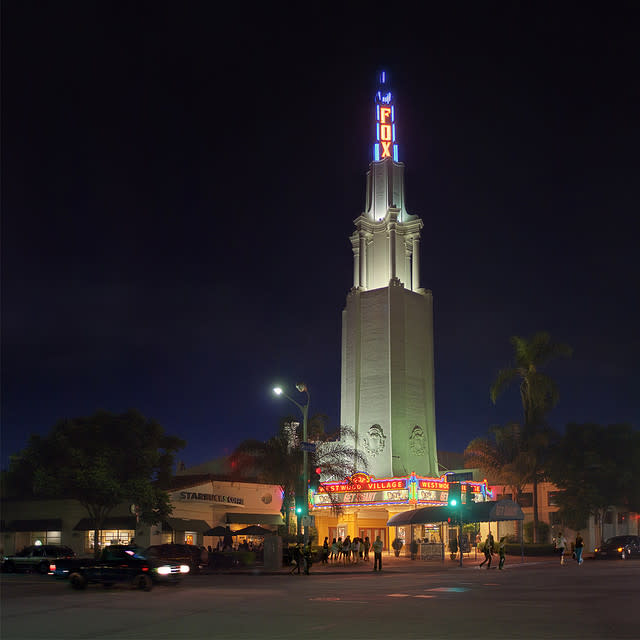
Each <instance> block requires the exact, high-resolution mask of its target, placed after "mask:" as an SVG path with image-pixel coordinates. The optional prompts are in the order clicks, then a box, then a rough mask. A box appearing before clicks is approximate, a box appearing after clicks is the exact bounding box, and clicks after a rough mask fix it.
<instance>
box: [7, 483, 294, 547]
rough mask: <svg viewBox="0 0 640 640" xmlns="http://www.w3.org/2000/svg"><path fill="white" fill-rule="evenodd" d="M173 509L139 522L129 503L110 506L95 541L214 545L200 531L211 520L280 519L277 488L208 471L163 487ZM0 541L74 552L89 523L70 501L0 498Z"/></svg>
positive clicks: (233, 525) (88, 533) (237, 524)
mask: <svg viewBox="0 0 640 640" xmlns="http://www.w3.org/2000/svg"><path fill="white" fill-rule="evenodd" d="M169 496H170V499H171V504H172V506H173V513H172V514H171V516H170V517H168V518H165V519H164V520H163V521H162V522H158V523H156V524H153V525H148V524H146V523H144V522H141V521H140V518H139V515H138V513H137V507H136V505H135V504H131V503H128V504H127V503H125V504H121V505H119V506H118V507H116V508H115V509H114V510H113V511H112V512H111V513H110V514H109V517H108V518H107V519H106V520H105V522H104V523H103V526H102V530H101V531H100V534H99V545H100V546H105V545H109V544H129V543H131V542H132V541H135V543H136V544H137V545H139V546H141V547H147V546H150V545H153V544H162V543H166V542H176V543H186V544H194V545H197V546H208V545H212V546H215V544H216V543H217V540H218V538H217V537H216V538H214V537H212V536H207V535H205V532H207V531H208V530H209V529H211V528H212V527H215V526H217V525H224V526H225V527H226V526H229V528H230V529H231V530H232V531H233V530H235V529H240V528H242V527H245V526H246V525H249V524H258V525H262V526H265V527H268V528H271V529H275V527H276V526H277V525H279V524H282V523H283V519H282V515H281V513H280V508H281V506H282V491H281V489H280V487H278V486H276V485H270V484H262V483H256V482H248V481H236V480H233V481H232V480H229V479H228V478H224V477H218V476H213V475H210V474H198V475H179V476H177V477H176V478H174V481H173V485H172V487H171V490H170V492H169ZM0 527H1V531H0V536H1V538H0V546H1V547H2V551H3V553H5V554H10V553H14V552H15V551H17V550H19V549H22V548H23V547H25V546H27V545H30V544H36V543H38V542H41V543H42V544H63V545H67V546H69V547H71V548H72V549H73V550H74V551H75V552H76V553H90V552H91V551H92V550H93V545H94V538H93V536H94V533H93V528H94V524H93V522H92V521H91V520H90V518H89V517H88V514H87V512H86V510H85V509H84V508H83V507H82V505H80V503H79V502H77V501H75V500H65V499H59V500H3V503H2V522H1V524H0Z"/></svg>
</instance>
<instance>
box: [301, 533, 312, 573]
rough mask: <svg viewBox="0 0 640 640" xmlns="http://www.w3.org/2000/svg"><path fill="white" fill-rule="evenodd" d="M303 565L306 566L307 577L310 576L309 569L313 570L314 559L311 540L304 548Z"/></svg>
mask: <svg viewBox="0 0 640 640" xmlns="http://www.w3.org/2000/svg"><path fill="white" fill-rule="evenodd" d="M302 564H303V566H304V573H305V575H307V576H308V575H309V569H311V565H312V564H313V563H312V558H311V540H309V542H308V543H307V544H306V545H305V546H304V547H303V549H302Z"/></svg>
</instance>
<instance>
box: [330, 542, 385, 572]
mask: <svg viewBox="0 0 640 640" xmlns="http://www.w3.org/2000/svg"><path fill="white" fill-rule="evenodd" d="M383 546H384V545H383V542H382V540H381V539H380V536H377V537H376V539H375V540H374V542H373V544H372V543H371V540H369V536H366V537H365V538H364V539H362V538H359V537H357V536H356V537H354V538H353V539H351V536H347V537H346V538H345V539H344V540H343V539H342V537H339V538H338V539H336V538H334V539H333V540H332V541H331V544H329V538H328V537H325V539H324V542H323V544H322V560H321V562H322V564H326V563H328V562H334V563H336V562H341V563H343V564H358V562H359V561H360V560H362V561H364V562H369V551H373V554H374V566H373V570H374V571H377V570H379V571H381V570H382V547H383Z"/></svg>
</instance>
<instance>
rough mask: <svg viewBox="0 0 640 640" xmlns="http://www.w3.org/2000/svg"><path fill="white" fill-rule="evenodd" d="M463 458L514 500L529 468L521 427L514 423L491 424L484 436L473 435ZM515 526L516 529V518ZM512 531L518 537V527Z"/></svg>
mask: <svg viewBox="0 0 640 640" xmlns="http://www.w3.org/2000/svg"><path fill="white" fill-rule="evenodd" d="M464 458H465V464H467V465H468V466H472V467H478V468H479V469H481V470H482V471H483V473H485V474H486V475H487V477H489V478H490V479H491V480H492V481H494V482H496V483H498V484H502V485H503V486H504V487H509V489H510V491H511V495H512V496H513V500H514V501H515V502H518V501H519V499H520V495H521V494H522V491H523V489H524V486H525V485H526V484H527V483H528V482H529V481H530V478H531V476H532V472H533V469H532V462H531V458H530V456H529V455H528V452H527V451H526V448H525V446H524V434H523V430H522V427H521V425H519V424H517V423H511V424H508V425H506V426H504V427H500V426H494V427H491V428H490V429H489V433H488V434H487V435H486V436H484V437H480V438H474V439H473V440H472V441H471V442H470V443H469V444H468V445H467V448H466V449H465V451H464ZM516 527H517V528H518V529H519V527H520V522H519V521H516ZM516 534H517V536H518V538H519V530H518V531H516Z"/></svg>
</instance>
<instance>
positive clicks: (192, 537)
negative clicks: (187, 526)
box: [184, 531, 198, 544]
mask: <svg viewBox="0 0 640 640" xmlns="http://www.w3.org/2000/svg"><path fill="white" fill-rule="evenodd" d="M197 539H198V534H197V533H196V532H195V531H185V532H184V543H185V544H195V543H196V541H197Z"/></svg>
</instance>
